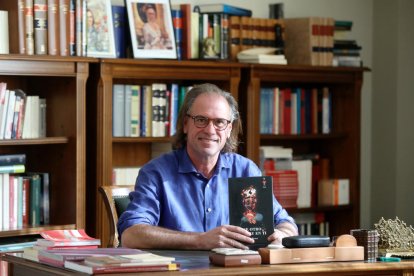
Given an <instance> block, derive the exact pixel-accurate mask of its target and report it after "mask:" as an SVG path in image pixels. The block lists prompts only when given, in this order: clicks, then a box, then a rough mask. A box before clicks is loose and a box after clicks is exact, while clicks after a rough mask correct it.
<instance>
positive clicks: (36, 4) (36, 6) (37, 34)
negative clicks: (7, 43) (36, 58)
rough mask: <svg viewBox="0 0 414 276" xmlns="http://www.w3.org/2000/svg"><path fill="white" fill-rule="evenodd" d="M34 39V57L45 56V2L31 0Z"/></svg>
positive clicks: (44, 0) (42, 0)
mask: <svg viewBox="0 0 414 276" xmlns="http://www.w3.org/2000/svg"><path fill="white" fill-rule="evenodd" d="M33 15H34V22H33V23H34V25H33V29H34V39H35V53H36V55H46V54H47V53H48V52H47V44H48V43H47V24H48V22H47V1H46V0H33Z"/></svg>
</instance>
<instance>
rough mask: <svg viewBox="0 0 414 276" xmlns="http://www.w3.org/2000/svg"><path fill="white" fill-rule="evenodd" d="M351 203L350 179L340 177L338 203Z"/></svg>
mask: <svg viewBox="0 0 414 276" xmlns="http://www.w3.org/2000/svg"><path fill="white" fill-rule="evenodd" d="M348 204H349V179H338V205H348Z"/></svg>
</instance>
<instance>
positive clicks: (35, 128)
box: [30, 96, 40, 138]
mask: <svg viewBox="0 0 414 276" xmlns="http://www.w3.org/2000/svg"><path fill="white" fill-rule="evenodd" d="M31 111H32V112H31V120H32V122H31V124H30V137H31V138H39V135H40V123H39V122H40V98H39V96H33V99H32V108H31Z"/></svg>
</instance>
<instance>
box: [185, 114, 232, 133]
mask: <svg viewBox="0 0 414 276" xmlns="http://www.w3.org/2000/svg"><path fill="white" fill-rule="evenodd" d="M185 116H187V117H190V118H191V119H193V122H194V125H195V126H196V127H197V128H205V127H207V126H208V125H209V124H210V122H213V126H214V129H216V130H219V131H223V130H225V129H226V128H227V127H228V126H229V124H231V123H232V121H231V120H227V119H224V118H214V119H211V118H208V117H206V116H202V115H195V116H193V115H190V114H188V113H187V114H185ZM197 118H199V119H200V118H203V119H206V120H207V124H206V125H205V126H198V125H197V123H196V119H197ZM216 120H223V121H224V122H226V123H227V124H226V126H225V127H224V128H222V129H221V128H218V127H217V126H216V124H215V122H216Z"/></svg>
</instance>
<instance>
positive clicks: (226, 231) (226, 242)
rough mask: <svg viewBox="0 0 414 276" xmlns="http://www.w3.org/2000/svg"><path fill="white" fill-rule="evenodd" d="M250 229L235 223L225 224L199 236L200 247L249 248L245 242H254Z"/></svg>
mask: <svg viewBox="0 0 414 276" xmlns="http://www.w3.org/2000/svg"><path fill="white" fill-rule="evenodd" d="M250 236H251V234H250V232H249V231H247V230H245V229H243V228H241V227H238V226H234V225H223V226H219V227H216V228H214V229H213V230H210V231H208V232H205V233H201V234H200V236H199V243H200V244H199V247H200V249H212V248H218V247H234V248H240V249H249V248H248V247H247V246H246V245H244V244H243V243H250V244H251V243H254V240H253V239H252V238H251V237H250Z"/></svg>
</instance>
